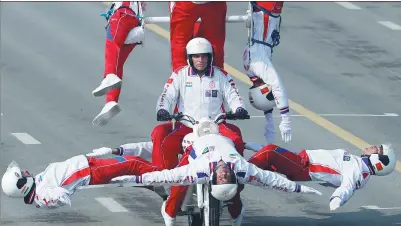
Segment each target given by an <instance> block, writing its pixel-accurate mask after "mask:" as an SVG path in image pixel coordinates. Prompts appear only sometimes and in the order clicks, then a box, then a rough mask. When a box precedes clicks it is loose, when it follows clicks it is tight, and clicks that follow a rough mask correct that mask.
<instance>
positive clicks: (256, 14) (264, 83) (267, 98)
mask: <svg viewBox="0 0 401 226" xmlns="http://www.w3.org/2000/svg"><path fill="white" fill-rule="evenodd" d="M251 5H252V21H251V23H252V26H251V33H250V37H249V38H250V40H249V41H248V42H249V43H248V44H247V46H246V48H245V51H244V55H243V57H244V68H245V71H246V72H247V75H248V76H249V78H250V80H251V81H252V82H253V86H252V87H251V89H250V94H249V95H250V103H251V104H252V106H253V107H255V108H256V109H258V110H261V111H263V112H264V115H265V118H266V124H265V132H264V135H265V138H266V141H267V142H268V143H274V140H275V134H276V132H275V128H274V122H273V114H272V112H273V107H277V108H278V109H279V110H280V114H281V123H280V126H279V128H280V131H281V137H282V139H283V141H284V142H289V141H290V140H291V120H290V117H289V105H288V97H287V92H286V90H285V87H284V84H283V81H282V80H281V78H280V76H279V74H278V73H277V71H276V69H275V68H274V66H273V64H272V62H271V61H272V53H273V48H274V47H275V46H277V45H278V44H279V38H280V36H279V32H280V22H281V11H282V8H283V2H277V1H271V2H263V1H262V2H259V1H258V2H251ZM259 98H260V99H261V100H259ZM263 101H264V102H271V103H270V104H267V103H265V104H261V103H260V102H263Z"/></svg>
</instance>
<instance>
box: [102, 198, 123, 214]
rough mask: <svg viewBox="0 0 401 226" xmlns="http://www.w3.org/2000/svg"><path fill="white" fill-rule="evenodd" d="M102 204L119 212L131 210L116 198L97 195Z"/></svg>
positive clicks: (111, 210) (114, 211)
mask: <svg viewBox="0 0 401 226" xmlns="http://www.w3.org/2000/svg"><path fill="white" fill-rule="evenodd" d="M95 199H96V201H98V202H99V203H100V204H102V205H103V206H104V207H106V208H107V209H108V210H110V212H113V213H118V212H120V213H121V212H129V211H128V210H127V209H126V208H125V207H123V206H122V205H120V204H119V203H118V202H117V201H116V200H114V199H113V198H107V197H97V198H95Z"/></svg>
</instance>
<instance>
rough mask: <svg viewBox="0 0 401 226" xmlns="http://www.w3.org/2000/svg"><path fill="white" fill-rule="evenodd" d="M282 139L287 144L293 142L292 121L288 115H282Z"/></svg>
mask: <svg viewBox="0 0 401 226" xmlns="http://www.w3.org/2000/svg"><path fill="white" fill-rule="evenodd" d="M279 127H280V131H281V138H282V139H283V141H284V142H285V143H287V142H289V141H291V120H290V116H289V114H288V113H285V114H282V115H281V123H280V126H279Z"/></svg>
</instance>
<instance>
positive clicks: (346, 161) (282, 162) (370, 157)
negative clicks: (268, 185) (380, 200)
mask: <svg viewBox="0 0 401 226" xmlns="http://www.w3.org/2000/svg"><path fill="white" fill-rule="evenodd" d="M363 152H364V154H363V155H361V156H356V155H352V154H350V153H349V152H347V151H346V150H344V149H335V150H323V149H317V150H302V151H301V152H300V153H299V154H295V153H293V152H290V151H288V150H286V149H284V148H281V147H279V146H276V145H273V144H270V145H267V146H265V147H263V148H262V149H260V150H259V151H258V152H257V153H256V154H254V155H253V156H252V157H251V158H250V159H249V160H248V162H250V163H252V164H255V165H257V166H258V167H260V168H262V169H264V170H270V171H274V172H277V173H281V174H284V175H286V176H287V178H288V179H290V180H294V181H309V180H317V181H325V182H327V183H330V184H332V185H334V186H337V187H338V188H337V189H336V190H335V191H334V193H333V194H332V195H331V197H330V210H335V209H337V208H338V207H340V206H342V205H344V204H345V203H346V202H347V201H348V200H349V199H350V198H351V196H352V195H353V194H354V192H355V190H358V189H360V188H362V187H363V186H365V184H366V183H367V181H368V180H369V178H370V176H371V175H376V176H385V175H388V174H390V173H391V172H393V170H394V168H395V165H396V158H395V153H394V150H393V148H392V146H391V144H382V145H380V146H371V147H367V148H365V149H364V150H363Z"/></svg>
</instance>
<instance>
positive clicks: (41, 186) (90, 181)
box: [1, 155, 158, 208]
mask: <svg viewBox="0 0 401 226" xmlns="http://www.w3.org/2000/svg"><path fill="white" fill-rule="evenodd" d="M155 170H158V168H156V167H155V166H153V165H152V164H151V163H150V162H147V161H145V160H143V159H142V158H140V157H137V156H123V157H121V156H117V157H114V158H109V159H99V158H95V157H87V156H85V155H78V156H75V157H72V158H70V159H67V160H65V161H63V162H56V163H51V164H50V165H49V166H48V167H47V168H46V169H45V170H44V171H43V172H41V173H39V174H38V175H36V176H33V175H32V174H31V173H30V172H29V171H26V170H22V169H21V168H20V167H19V166H18V164H17V163H16V162H15V161H13V162H11V164H10V165H9V166H8V168H7V171H6V173H5V174H4V175H3V178H2V180H1V187H2V189H3V192H4V193H5V194H6V195H7V196H10V197H16V198H24V202H25V203H26V204H32V203H33V202H35V203H36V205H37V207H41V208H57V207H61V206H64V205H70V206H71V197H70V196H71V195H72V194H73V193H74V191H75V189H76V188H77V187H78V186H86V185H95V184H107V183H109V182H110V180H111V179H112V178H114V177H118V176H121V175H127V174H129V175H141V174H143V173H145V172H151V171H155Z"/></svg>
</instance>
